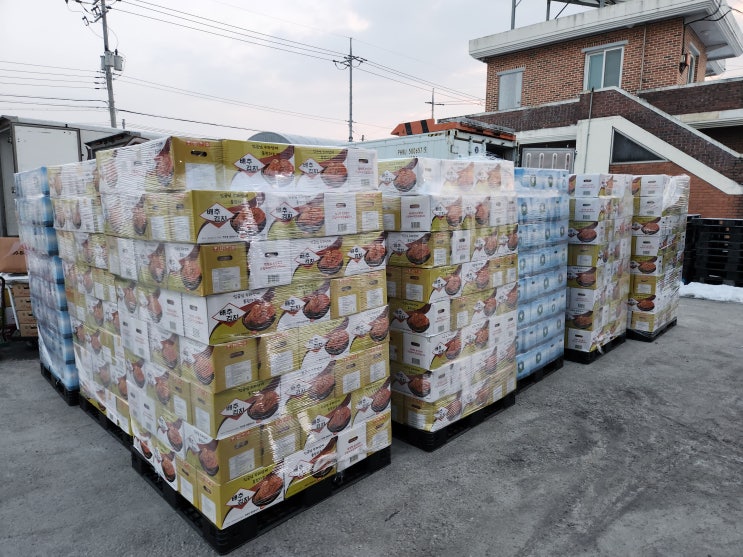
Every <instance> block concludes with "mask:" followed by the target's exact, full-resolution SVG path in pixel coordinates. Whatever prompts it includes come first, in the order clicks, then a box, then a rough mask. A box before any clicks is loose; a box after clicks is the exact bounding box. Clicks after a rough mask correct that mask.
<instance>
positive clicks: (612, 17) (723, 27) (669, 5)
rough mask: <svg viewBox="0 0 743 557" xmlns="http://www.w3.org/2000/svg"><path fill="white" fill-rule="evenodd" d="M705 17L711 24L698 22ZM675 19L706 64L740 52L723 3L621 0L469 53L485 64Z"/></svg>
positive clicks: (489, 40)
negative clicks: (699, 45) (696, 42)
mask: <svg viewBox="0 0 743 557" xmlns="http://www.w3.org/2000/svg"><path fill="white" fill-rule="evenodd" d="M722 14H724V15H722ZM721 15H722V17H720V16H721ZM707 16H709V17H710V20H706V21H697V20H699V19H700V18H703V17H707ZM677 17H683V18H684V19H685V21H686V23H687V24H689V26H690V27H691V28H692V29H693V30H694V32H695V33H696V34H697V36H698V37H699V38H700V40H701V41H702V42H703V43H704V48H705V50H706V51H707V60H708V61H709V62H710V63H714V62H715V61H717V60H724V59H726V58H733V57H736V56H740V55H741V54H743V33H742V32H741V30H740V27H739V26H738V23H737V22H736V21H735V18H734V17H733V13H732V10H731V9H730V7H729V6H728V5H727V4H726V3H725V1H724V0H636V1H633V2H622V3H620V4H615V5H612V6H605V7H603V8H600V9H595V10H588V11H585V12H581V13H578V14H574V15H570V16H565V17H561V18H559V19H552V20H549V21H545V22H542V23H536V24H534V25H528V26H526V27H520V28H518V29H513V30H511V31H506V32H503V33H496V34H494V35H489V36H487V37H481V38H479V39H472V40H470V43H469V51H470V56H472V57H473V58H475V59H477V60H481V61H484V60H485V59H487V58H490V57H492V56H502V55H504V54H509V53H512V52H518V51H520V50H527V49H532V48H537V47H542V46H546V45H550V44H555V43H561V42H566V41H569V40H573V39H576V38H579V37H586V36H590V35H597V34H601V33H606V32H608V31H613V30H616V29H621V28H624V27H634V26H636V25H644V24H646V23H652V22H655V21H663V20H667V19H672V18H677ZM708 65H709V64H708ZM715 69H719V65H716V66H713V67H712V68H708V73H709V72H712V71H714V70H715Z"/></svg>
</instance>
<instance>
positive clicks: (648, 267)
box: [627, 175, 690, 339]
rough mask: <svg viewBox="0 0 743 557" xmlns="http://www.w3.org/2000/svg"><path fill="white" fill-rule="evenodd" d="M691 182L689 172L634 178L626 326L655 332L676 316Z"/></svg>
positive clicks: (646, 334) (649, 335)
mask: <svg viewBox="0 0 743 557" xmlns="http://www.w3.org/2000/svg"><path fill="white" fill-rule="evenodd" d="M689 186H690V180H689V177H688V176H686V175H682V176H666V175H643V176H635V177H634V179H633V181H632V191H633V193H634V195H635V197H634V212H633V219H632V234H633V236H632V244H631V248H632V258H631V261H630V269H631V280H630V295H629V302H628V309H629V311H628V314H627V328H628V329H629V330H631V331H632V332H633V333H634V334H637V335H639V336H641V337H644V338H648V339H652V338H655V336H656V335H657V334H658V333H659V332H661V331H663V330H664V328H665V327H666V326H667V325H668V324H669V323H671V322H672V321H674V320H675V319H676V318H677V314H678V300H679V287H680V285H681V267H682V264H683V253H684V244H685V232H686V214H687V212H688V206H689Z"/></svg>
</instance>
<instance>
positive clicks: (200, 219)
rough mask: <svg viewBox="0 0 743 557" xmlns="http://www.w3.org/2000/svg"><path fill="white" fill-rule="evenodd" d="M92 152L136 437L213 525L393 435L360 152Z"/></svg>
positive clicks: (376, 238) (374, 247) (375, 210)
mask: <svg viewBox="0 0 743 557" xmlns="http://www.w3.org/2000/svg"><path fill="white" fill-rule="evenodd" d="M131 161H137V164H133V163H132V162H131ZM168 161H172V162H168ZM98 166H99V171H100V174H101V193H102V197H103V208H104V211H105V213H106V216H107V218H106V224H107V226H109V228H108V232H109V236H108V240H109V242H108V245H109V249H112V250H113V249H115V250H116V253H117V261H118V263H119V267H118V268H117V269H115V274H116V276H115V278H114V283H113V284H114V290H115V291H116V292H117V294H118V299H119V303H118V312H119V315H120V322H121V330H122V340H123V348H124V350H123V354H124V361H125V366H126V374H127V375H126V377H127V382H126V384H127V388H128V394H129V403H130V409H131V418H132V429H133V435H134V447H135V449H136V450H137V451H138V452H139V453H140V454H141V455H142V457H144V458H145V459H147V460H148V461H149V462H151V463H152V465H153V467H154V468H155V470H156V471H157V473H158V474H159V475H160V476H161V477H162V478H163V479H164V480H165V481H167V482H168V483H169V484H170V485H171V486H172V487H174V488H175V489H177V490H179V491H180V493H181V494H182V495H183V496H184V497H185V498H186V499H187V500H188V501H189V502H190V503H191V504H192V505H194V507H195V508H197V509H199V510H200V511H201V512H202V513H203V514H204V515H205V516H206V517H207V518H208V519H209V520H210V521H212V522H213V523H214V524H215V525H216V526H217V527H218V528H226V527H229V526H231V525H233V524H235V523H237V522H239V521H240V520H243V519H245V518H247V517H249V516H251V515H253V514H255V513H258V512H260V511H261V510H263V509H265V508H267V507H270V506H272V505H275V504H278V503H280V502H281V501H283V500H284V499H286V498H290V497H292V496H294V495H296V494H297V493H299V492H301V491H302V490H303V489H305V488H307V487H309V486H311V485H313V484H315V483H317V482H319V481H321V480H322V479H323V478H325V477H328V476H330V475H332V474H334V473H336V472H338V471H342V470H344V469H345V468H347V467H349V466H351V465H353V464H355V463H357V462H359V461H360V460H362V459H364V458H366V457H367V456H368V455H370V454H372V453H374V452H376V451H379V450H381V449H384V448H386V447H388V446H389V444H390V442H391V430H390V410H389V400H390V396H391V393H390V387H389V355H388V352H389V348H388V343H389V336H388V328H389V322H388V318H387V314H388V309H387V306H386V302H387V299H386V286H385V272H384V268H385V251H386V250H385V241H384V235H383V231H382V207H381V194H380V193H379V192H372V193H369V192H364V191H362V188H364V187H366V188H367V189H368V184H369V183H370V182H369V180H370V179H371V180H373V179H374V176H375V175H376V155H375V154H374V153H373V152H369V151H366V150H362V149H342V148H328V147H303V146H293V145H289V146H287V145H276V144H266V143H260V144H259V143H255V142H236V141H217V142H215V141H201V140H195V139H181V138H169V139H165V140H162V141H160V142H150V143H147V144H142V145H139V146H135V147H128V148H122V149H117V150H113V151H108V152H103V153H100V154H99V156H98ZM114 246H115V247H114Z"/></svg>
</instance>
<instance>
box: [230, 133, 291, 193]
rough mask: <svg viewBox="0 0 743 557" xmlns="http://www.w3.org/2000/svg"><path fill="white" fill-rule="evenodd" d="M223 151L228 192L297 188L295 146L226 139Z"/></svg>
mask: <svg viewBox="0 0 743 557" xmlns="http://www.w3.org/2000/svg"><path fill="white" fill-rule="evenodd" d="M222 147H223V155H222V156H223V161H224V182H225V185H226V189H229V190H234V191H244V190H259V191H269V190H275V189H282V188H287V189H290V188H291V186H293V185H294V182H295V160H294V151H295V148H294V146H293V145H287V144H283V143H270V142H264V141H237V140H231V139H225V140H223V141H222Z"/></svg>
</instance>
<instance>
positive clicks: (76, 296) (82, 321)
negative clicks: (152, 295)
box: [50, 159, 130, 437]
mask: <svg viewBox="0 0 743 557" xmlns="http://www.w3.org/2000/svg"><path fill="white" fill-rule="evenodd" d="M98 187H99V184H98V173H97V168H96V162H95V160H92V159H91V160H88V161H82V162H79V163H70V164H66V165H62V166H61V172H60V173H59V176H58V177H56V178H55V179H54V180H52V181H51V192H50V193H51V196H52V205H53V207H54V227H55V228H56V230H57V241H58V245H59V255H60V257H61V259H62V269H63V275H64V288H65V290H64V293H65V296H66V298H67V306H68V309H69V318H70V326H71V330H72V334H73V345H74V355H75V363H76V367H77V373H78V377H79V382H80V406H81V407H82V408H84V409H85V410H86V411H89V412H90V413H91V414H92V415H93V416H96V417H101V422H102V423H105V422H106V420H109V421H110V422H111V423H112V424H113V425H114V427H115V428H117V429H118V430H120V432H122V433H123V434H124V437H126V436H128V435H129V434H130V428H129V417H128V415H129V411H128V405H127V393H126V381H125V372H124V362H123V349H122V342H121V335H120V331H119V327H118V310H117V302H116V294H115V292H114V290H113V275H111V273H109V271H108V265H109V257H108V246H107V243H106V240H107V239H106V235H105V234H104V228H105V225H104V218H103V209H102V206H101V199H100V195H99V193H98ZM103 417H105V418H106V419H103Z"/></svg>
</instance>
